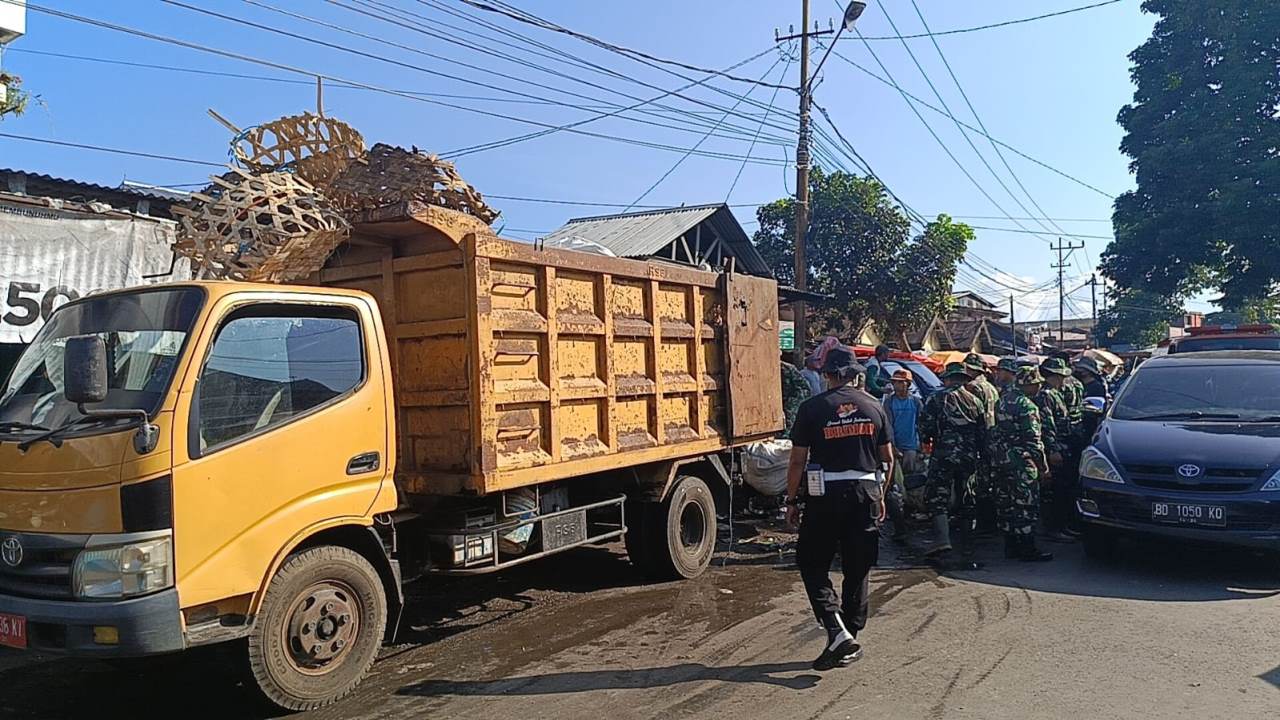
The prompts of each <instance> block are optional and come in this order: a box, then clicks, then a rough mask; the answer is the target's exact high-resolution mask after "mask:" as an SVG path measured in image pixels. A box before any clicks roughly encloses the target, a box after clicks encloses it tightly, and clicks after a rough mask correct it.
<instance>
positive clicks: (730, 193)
mask: <svg viewBox="0 0 1280 720" xmlns="http://www.w3.org/2000/svg"><path fill="white" fill-rule="evenodd" d="M791 62H792V60H791V58H789V57H788V58H787V64H786V65H783V66H782V76H781V77H786V76H787V71H788V70H790V69H791ZM777 99H778V88H774V89H773V95H772V96H771V97H770V98H769V108H770V110H772V109H773V103H774V102H775V101H776V100H777ZM768 117H769V116H768V113H766V114H765V115H764V116H762V117H761V119H760V126H759V127H758V128H756V134H755V135H754V136H753V137H752V138H751V145H750V146H749V147H748V148H747V157H750V156H751V152H752V151H753V150H755V149H756V140H757V139H758V138H759V137H760V133H761V132H762V131H763V130H764V123H765V119H766V118H768ZM746 167H747V164H746V163H745V162H744V163H742V164H741V165H739V166H738V172H737V174H735V175H734V176H733V182H731V183H729V190H728V192H726V193H725V194H724V201H725V202H726V203H727V202H729V198H731V197H733V190H734V188H736V187H738V180H739V179H741V178H742V171H743V170H745V169H746Z"/></svg>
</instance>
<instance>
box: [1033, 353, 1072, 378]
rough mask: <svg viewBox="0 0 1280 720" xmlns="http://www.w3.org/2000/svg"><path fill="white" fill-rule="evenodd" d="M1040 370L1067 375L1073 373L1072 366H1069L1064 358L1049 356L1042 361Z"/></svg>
mask: <svg viewBox="0 0 1280 720" xmlns="http://www.w3.org/2000/svg"><path fill="white" fill-rule="evenodd" d="M1040 372H1042V373H1052V374H1054V375H1061V376H1063V377H1066V376H1067V375H1070V374H1071V368H1069V367H1067V362H1066V361H1065V360H1063V359H1062V358H1056V357H1055V358H1049V359H1048V360H1045V361H1044V362H1042V363H1040Z"/></svg>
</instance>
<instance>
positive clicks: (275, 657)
mask: <svg viewBox="0 0 1280 720" xmlns="http://www.w3.org/2000/svg"><path fill="white" fill-rule="evenodd" d="M386 625H387V598H386V592H385V591H384V589H383V586H382V579H381V578H380V577H379V576H378V571H377V570H375V569H374V568H373V566H372V565H370V564H369V561H368V560H366V559H364V557H362V556H361V555H359V554H358V553H356V552H355V551H353V550H349V549H347V548H344V547H336V546H332V545H324V546H321V547H314V548H310V549H308V550H304V551H302V552H300V553H298V554H296V555H293V556H292V557H290V558H289V559H288V560H286V561H285V563H284V565H283V566H282V567H281V568H280V570H279V571H278V572H277V573H276V576H275V577H274V578H272V580H271V584H270V585H269V586H268V587H267V596H266V599H265V600H264V601H263V603H262V608H261V609H260V610H259V612H258V616H257V618H256V620H255V621H254V624H253V631H252V632H251V633H250V635H249V667H250V669H251V670H252V672H253V677H254V679H255V680H256V681H257V684H258V689H259V690H261V691H262V694H263V695H265V696H266V698H267V700H268V701H270V702H272V703H274V704H275V705H277V706H279V707H281V708H284V709H286V710H294V711H302V710H314V709H315V708H319V707H324V706H325V705H330V704H332V703H335V702H337V701H338V700H340V699H342V698H343V697H346V696H347V695H349V694H350V693H351V692H352V691H353V690H355V688H356V686H357V685H359V684H360V681H361V680H363V679H364V676H365V675H366V674H368V672H369V668H370V667H372V666H373V661H374V659H375V658H376V657H377V655H378V649H379V648H380V647H381V646H382V638H383V634H384V633H385V631H386ZM304 644H310V647H309V648H308V647H306V646H305V645H304ZM317 649H319V652H317Z"/></svg>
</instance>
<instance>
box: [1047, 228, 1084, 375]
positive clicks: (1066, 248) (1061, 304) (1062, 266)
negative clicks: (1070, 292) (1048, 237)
mask: <svg viewBox="0 0 1280 720" xmlns="http://www.w3.org/2000/svg"><path fill="white" fill-rule="evenodd" d="M1083 247H1084V242H1083V241H1081V243H1080V244H1079V245H1077V244H1075V243H1073V242H1068V243H1063V242H1062V238H1058V244H1057V245H1050V246H1049V249H1050V250H1056V251H1057V252H1058V262H1057V264H1056V265H1050V266H1049V267H1051V268H1053V269H1054V270H1057V271H1058V349H1059V350H1061V349H1063V348H1062V345H1063V343H1064V342H1065V339H1064V338H1063V335H1065V334H1066V325H1067V321H1066V316H1067V315H1066V313H1067V289H1066V288H1065V287H1064V286H1063V271H1064V270H1066V268H1067V262H1066V256H1065V255H1064V254H1063V253H1070V252H1072V251H1074V250H1079V249H1081V248H1083Z"/></svg>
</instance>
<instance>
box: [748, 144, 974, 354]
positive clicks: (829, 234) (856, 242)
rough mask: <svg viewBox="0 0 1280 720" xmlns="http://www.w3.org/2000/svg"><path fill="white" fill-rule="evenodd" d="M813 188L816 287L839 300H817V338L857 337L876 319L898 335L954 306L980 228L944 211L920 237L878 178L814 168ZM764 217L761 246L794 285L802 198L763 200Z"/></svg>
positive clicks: (812, 276) (810, 256) (813, 328)
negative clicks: (959, 275) (958, 278)
mask: <svg viewBox="0 0 1280 720" xmlns="http://www.w3.org/2000/svg"><path fill="white" fill-rule="evenodd" d="M809 187H810V190H809V202H810V212H809V229H808V232H807V233H806V243H805V255H806V258H807V260H808V265H809V278H808V283H809V284H808V287H809V290H811V291H813V292H817V293H822V294H824V295H829V296H831V298H832V299H831V301H829V302H824V303H821V304H818V305H816V306H815V305H810V307H809V312H810V320H809V336H810V337H809V339H810V340H812V339H813V338H815V337H817V336H820V335H836V336H838V337H841V338H845V339H847V340H852V339H853V338H855V337H856V336H857V335H858V334H860V333H861V332H862V330H864V329H865V328H866V327H867V325H868V324H869V323H871V322H872V321H876V322H878V323H880V324H881V325H882V327H884V328H885V329H886V331H887V333H889V334H890V336H893V335H896V334H897V333H899V332H901V331H903V330H905V329H909V328H911V327H912V326H914V325H917V324H922V323H923V322H925V321H927V320H928V319H929V318H930V317H932V316H933V315H934V314H935V313H938V312H944V311H945V310H946V309H947V306H948V304H949V303H950V301H951V285H952V283H953V281H954V280H955V272H956V263H957V262H958V261H959V259H960V258H961V257H962V256H963V255H964V252H965V249H966V248H967V246H968V241H969V240H971V239H972V238H973V230H972V229H970V228H969V227H968V226H967V225H963V224H959V223H954V222H952V221H951V219H950V218H949V217H947V216H945V215H943V216H940V217H939V218H938V220H937V221H935V222H933V223H930V224H929V226H927V227H926V228H925V230H924V232H923V233H921V234H920V235H918V236H916V237H914V238H913V237H912V235H911V221H910V219H909V218H908V217H907V216H906V214H905V213H904V212H903V211H902V209H901V208H900V207H898V205H897V204H896V203H895V202H894V201H893V199H892V198H891V197H890V195H889V193H888V191H887V190H886V189H885V187H884V186H883V185H881V184H880V182H879V181H878V180H875V179H874V178H870V177H859V176H857V175H851V174H849V173H844V172H834V173H826V172H824V171H823V170H822V169H821V168H814V169H813V171H812V172H811V173H810V174H809ZM756 217H757V219H758V220H759V221H760V228H759V230H757V231H756V234H755V238H754V242H755V244H756V247H757V248H758V249H759V250H760V254H761V255H763V256H764V259H765V260H766V261H767V262H768V263H769V265H770V266H771V267H772V268H773V270H774V273H775V274H776V275H777V277H778V280H779V282H782V283H785V284H794V279H795V272H794V270H795V252H794V249H795V248H794V238H795V234H794V230H793V228H794V227H795V225H794V222H795V201H794V200H793V199H791V198H784V199H781V200H777V201H775V202H772V203H769V204H768V205H764V206H761V207H760V208H759V209H758V210H757V211H756Z"/></svg>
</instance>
